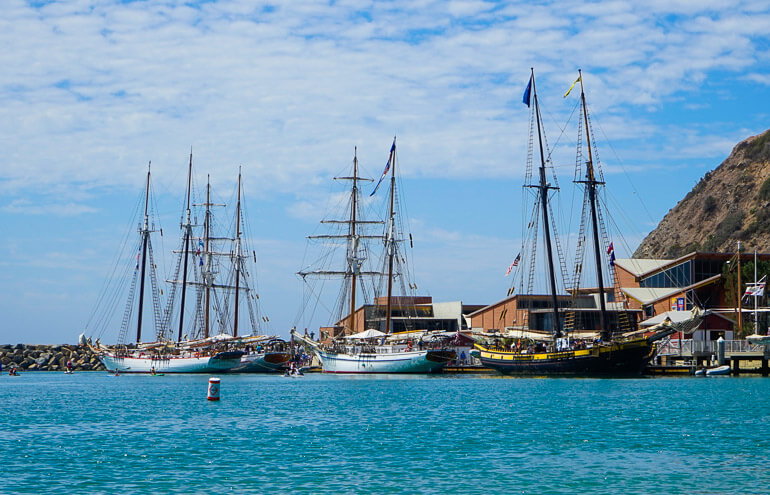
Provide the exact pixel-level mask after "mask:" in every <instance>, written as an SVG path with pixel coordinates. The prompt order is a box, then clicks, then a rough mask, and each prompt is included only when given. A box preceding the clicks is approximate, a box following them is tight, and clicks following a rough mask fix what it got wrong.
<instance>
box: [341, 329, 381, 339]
mask: <svg viewBox="0 0 770 495" xmlns="http://www.w3.org/2000/svg"><path fill="white" fill-rule="evenodd" d="M385 335H387V334H386V333H384V332H380V331H379V330H375V329H373V328H370V329H369V330H364V331H363V332H358V333H354V334H353V335H348V336H346V337H345V338H346V339H351V340H355V339H376V338H378V337H384V336H385Z"/></svg>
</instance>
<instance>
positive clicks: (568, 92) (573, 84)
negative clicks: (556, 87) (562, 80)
mask: <svg viewBox="0 0 770 495" xmlns="http://www.w3.org/2000/svg"><path fill="white" fill-rule="evenodd" d="M581 77H583V76H582V75H580V76H578V78H577V79H575V82H573V83H572V86H570V87H569V89H568V90H567V92H566V93H564V97H565V98H566V97H567V96H569V94H570V92H572V88H574V87H575V85H576V84H577V83H579V82H580V78H581Z"/></svg>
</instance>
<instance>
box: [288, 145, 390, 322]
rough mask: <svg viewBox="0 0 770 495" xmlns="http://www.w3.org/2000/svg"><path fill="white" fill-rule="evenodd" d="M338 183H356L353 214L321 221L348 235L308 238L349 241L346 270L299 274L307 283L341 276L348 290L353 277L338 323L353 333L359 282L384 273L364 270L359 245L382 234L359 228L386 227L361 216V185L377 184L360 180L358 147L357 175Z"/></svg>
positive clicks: (352, 205)
mask: <svg viewBox="0 0 770 495" xmlns="http://www.w3.org/2000/svg"><path fill="white" fill-rule="evenodd" d="M334 180H340V181H342V180H349V181H351V182H352V187H351V189H350V194H351V199H350V203H349V205H350V209H351V211H350V214H349V215H348V217H347V219H345V220H341V219H338V220H321V223H322V224H347V225H348V227H347V229H346V231H345V233H344V234H321V235H310V236H308V237H307V238H308V239H345V240H346V242H347V252H346V267H345V270H339V271H337V270H307V271H305V270H303V271H299V272H297V275H299V276H300V277H302V279H303V280H306V277H307V276H308V275H310V276H311V277H326V276H338V277H343V278H344V281H343V286H345V287H347V285H346V284H347V283H348V281H347V278H348V277H350V292H351V293H350V294H349V295H348V294H345V297H343V298H342V299H340V301H341V303H342V304H341V306H340V314H339V315H338V316H339V320H337V322H338V323H341V324H342V325H343V327H345V326H346V325H347V323H345V322H347V321H348V320H349V321H350V326H349V327H347V328H350V329H351V333H355V311H356V292H357V290H358V286H359V285H361V280H359V278H360V277H362V276H365V277H371V276H377V275H382V273H381V272H373V271H362V270H361V266H362V264H363V262H364V261H365V259H366V258H361V257H359V254H358V253H359V243H360V241H361V240H362V239H363V240H365V241H366V240H368V239H382V236H381V235H369V234H361V233H360V231H359V229H358V228H357V226H358V225H373V224H382V223H383V222H381V221H376V220H361V219H360V218H359V215H358V208H359V201H358V194H359V182H361V181H368V182H373V180H372V179H368V178H364V177H359V176H358V147H356V148H355V149H354V155H353V175H352V176H350V177H334ZM348 302H349V304H350V314H349V315H344V316H343V314H344V312H345V311H346V310H345V309H344V308H345V307H347V304H348Z"/></svg>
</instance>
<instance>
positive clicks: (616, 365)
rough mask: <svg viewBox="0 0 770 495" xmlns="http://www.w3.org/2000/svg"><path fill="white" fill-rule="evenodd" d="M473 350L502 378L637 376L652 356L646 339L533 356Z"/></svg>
mask: <svg viewBox="0 0 770 495" xmlns="http://www.w3.org/2000/svg"><path fill="white" fill-rule="evenodd" d="M477 347H478V348H479V350H480V354H479V359H480V360H481V364H483V365H484V366H486V367H487V368H491V369H494V370H497V371H499V372H500V373H503V374H506V375H513V374H516V375H605V376H607V375H610V376H611V375H618V376H620V375H639V374H641V373H642V370H643V369H644V367H645V366H646V365H647V363H649V361H650V359H651V358H652V356H653V354H654V352H653V351H654V349H653V345H652V344H651V343H650V342H648V341H647V340H646V339H641V340H635V341H629V342H622V343H613V344H605V345H599V346H596V347H594V348H592V349H583V350H576V351H564V352H554V353H537V354H520V353H516V352H503V351H495V350H490V349H486V348H484V347H481V346H477Z"/></svg>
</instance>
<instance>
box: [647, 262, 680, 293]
mask: <svg viewBox="0 0 770 495" xmlns="http://www.w3.org/2000/svg"><path fill="white" fill-rule="evenodd" d="M689 285H692V261H690V260H688V261H685V262H684V263H680V264H678V265H676V266H672V267H670V268H667V269H665V270H663V271H662V272H659V273H656V274H655V275H650V276H649V277H647V278H644V279H642V280H640V281H639V287H644V288H671V287H687V286H689Z"/></svg>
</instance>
